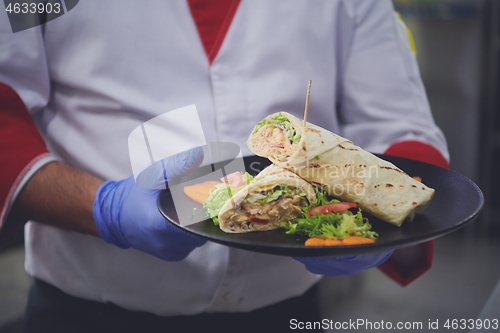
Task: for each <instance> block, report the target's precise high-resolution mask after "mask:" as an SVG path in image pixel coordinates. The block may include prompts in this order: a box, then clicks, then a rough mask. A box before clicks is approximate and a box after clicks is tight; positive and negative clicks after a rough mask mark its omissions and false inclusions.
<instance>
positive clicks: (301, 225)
mask: <svg viewBox="0 0 500 333" xmlns="http://www.w3.org/2000/svg"><path fill="white" fill-rule="evenodd" d="M315 190H316V201H315V202H313V203H310V204H309V205H308V206H306V207H302V211H303V215H302V216H301V217H299V218H296V219H294V220H291V221H289V222H281V223H280V227H282V228H284V229H286V230H287V231H286V233H287V234H297V235H302V236H307V237H309V238H312V237H321V238H336V239H343V238H346V237H349V236H361V237H368V238H371V239H373V240H375V239H376V238H377V237H378V233H376V232H375V231H371V228H372V226H371V224H370V223H369V222H368V219H367V218H366V217H363V215H362V213H361V209H359V208H358V211H357V212H356V213H353V212H351V211H350V210H344V211H342V212H338V213H328V214H319V213H316V214H314V215H313V216H310V215H308V214H307V212H308V210H309V209H311V208H314V207H319V206H323V205H326V204H329V203H333V202H340V201H339V200H336V199H332V200H328V198H327V195H326V193H324V192H323V191H320V190H318V189H317V188H315Z"/></svg>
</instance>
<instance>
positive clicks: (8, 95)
mask: <svg viewBox="0 0 500 333" xmlns="http://www.w3.org/2000/svg"><path fill="white" fill-rule="evenodd" d="M48 153H49V152H48V150H47V147H46V146H45V143H44V141H43V138H42V137H41V135H40V133H39V132H38V129H37V128H36V126H35V123H34V122H33V119H32V118H31V115H30V114H29V112H28V109H27V108H26V106H25V105H24V103H23V101H22V100H21V98H20V97H19V95H18V94H17V93H16V92H15V91H14V90H13V89H12V88H11V87H9V86H8V85H6V84H3V83H0V161H2V163H0V230H1V228H2V226H3V224H4V220H5V219H6V214H7V209H8V207H9V203H10V201H11V200H12V196H13V195H14V192H15V191H16V189H17V187H18V186H19V183H20V181H21V179H22V178H23V176H24V175H25V174H26V172H27V171H28V170H29V169H30V168H31V166H33V164H34V163H36V162H37V161H38V160H39V159H40V158H42V157H44V156H46V155H47V154H48ZM4 239H5V238H4ZM1 245H2V244H0V247H1Z"/></svg>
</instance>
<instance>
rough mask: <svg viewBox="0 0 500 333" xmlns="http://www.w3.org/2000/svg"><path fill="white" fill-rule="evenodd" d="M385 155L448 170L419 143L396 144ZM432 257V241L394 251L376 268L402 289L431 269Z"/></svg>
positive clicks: (434, 151)
mask: <svg viewBox="0 0 500 333" xmlns="http://www.w3.org/2000/svg"><path fill="white" fill-rule="evenodd" d="M385 154H387V155H393V156H399V157H406V158H411V159H414V160H419V161H422V162H427V163H431V164H435V165H439V166H441V167H444V168H448V169H449V168H450V165H449V164H448V161H446V159H445V158H444V157H443V155H442V154H441V153H440V152H439V150H437V149H436V148H434V147H433V146H432V145H430V144H427V143H423V142H420V141H401V142H396V143H394V144H393V145H391V146H390V147H389V148H388V149H387V150H386V151H385ZM433 256H434V241H428V242H425V243H422V244H418V245H415V246H411V247H409V248H403V249H399V250H396V251H394V254H393V255H392V256H391V257H390V258H389V259H388V260H387V261H386V262H385V263H383V264H382V265H380V266H378V268H379V269H380V270H381V271H382V272H384V273H385V274H386V275H388V276H389V277H390V278H392V279H393V280H394V281H396V282H397V283H399V284H400V285H401V286H403V287H404V286H407V285H409V284H410V283H411V282H413V281H415V280H416V279H417V278H418V277H420V276H421V275H422V274H424V273H425V272H427V271H428V270H429V269H430V268H431V266H432V259H433ZM410 258H411V259H410Z"/></svg>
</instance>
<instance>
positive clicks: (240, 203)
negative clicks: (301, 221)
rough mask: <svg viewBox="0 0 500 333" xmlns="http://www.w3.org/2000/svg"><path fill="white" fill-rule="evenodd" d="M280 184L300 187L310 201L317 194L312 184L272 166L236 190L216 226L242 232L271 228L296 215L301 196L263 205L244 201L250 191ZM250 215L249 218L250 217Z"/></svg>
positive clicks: (298, 212) (221, 212)
mask: <svg viewBox="0 0 500 333" xmlns="http://www.w3.org/2000/svg"><path fill="white" fill-rule="evenodd" d="M280 186H286V187H288V188H291V189H300V190H301V191H302V192H303V193H304V194H305V198H307V200H309V201H310V202H312V201H314V200H316V194H315V192H314V188H313V187H312V186H311V184H309V183H308V182H306V181H305V180H303V179H301V178H300V177H299V176H297V175H296V174H294V173H292V172H290V171H288V170H286V169H283V168H280V167H277V166H275V165H271V166H269V167H267V168H265V169H264V170H262V171H261V172H260V173H259V174H258V175H257V176H256V177H255V182H253V183H251V184H249V185H248V186H246V187H244V188H243V189H241V190H239V191H238V192H237V193H236V194H235V195H234V196H233V197H232V198H231V199H229V200H228V201H227V202H226V203H225V204H224V206H223V207H222V208H221V210H220V212H219V226H220V228H221V229H222V231H225V232H228V233H243V232H250V231H264V230H272V229H277V228H279V223H280V222H287V221H289V220H292V219H294V218H297V217H298V215H300V214H301V211H299V210H298V208H296V207H299V206H300V205H304V204H307V202H306V200H305V198H304V196H298V195H295V196H294V198H293V199H292V198H287V197H284V198H280V199H277V200H274V201H271V202H268V203H262V204H260V203H258V202H253V203H249V202H246V201H245V199H248V198H249V197H250V196H252V195H253V194H256V193H262V192H265V191H272V190H273V189H274V190H276V189H279V188H280ZM271 211H274V213H271ZM249 217H251V218H250V219H251V220H252V221H251V220H249ZM259 220H261V221H259ZM264 221H267V222H264Z"/></svg>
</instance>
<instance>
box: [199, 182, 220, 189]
mask: <svg viewBox="0 0 500 333" xmlns="http://www.w3.org/2000/svg"><path fill="white" fill-rule="evenodd" d="M219 184H222V183H221V182H216V181H214V180H207V181H206V182H203V183H201V184H196V185H199V186H202V187H207V188H210V189H211V188H212V187H215V186H216V185H219Z"/></svg>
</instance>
